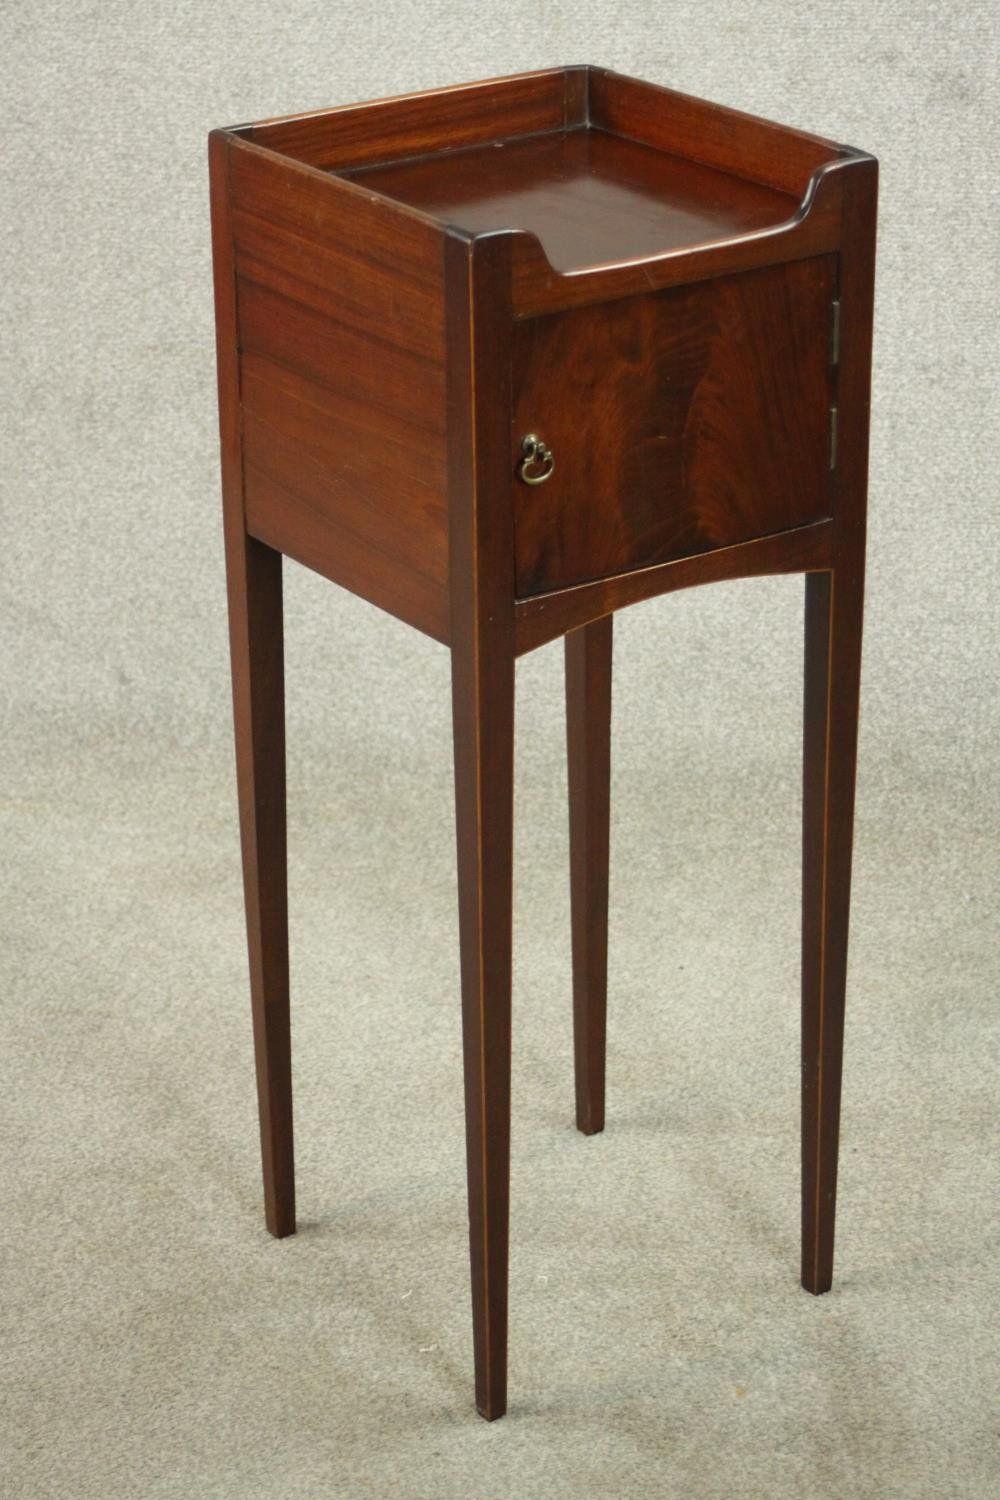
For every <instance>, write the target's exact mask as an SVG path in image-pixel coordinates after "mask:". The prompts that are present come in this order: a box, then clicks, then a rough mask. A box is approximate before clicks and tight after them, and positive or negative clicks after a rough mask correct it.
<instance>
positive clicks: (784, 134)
mask: <svg viewBox="0 0 1000 1500" xmlns="http://www.w3.org/2000/svg"><path fill="white" fill-rule="evenodd" d="M588 84H589V87H588V98H589V118H590V120H591V122H592V123H593V124H595V125H600V126H601V127H602V128H603V129H605V130H611V131H615V132H616V133H617V134H619V135H623V136H630V137H631V138H632V139H633V140H640V141H647V142H648V143H649V145H651V146H656V147H658V148H659V149H660V150H661V151H671V152H674V153H675V154H676V155H678V156H688V157H690V158H691V160H692V161H700V162H704V163H705V164H706V165H707V166H711V167H718V168H720V169H721V170H722V171H723V172H732V173H734V174H736V175H737V176H739V177H744V178H747V179H748V180H749V181H751V182H760V183H766V184H768V185H770V186H771V187H774V188H778V189H780V191H782V192H785V193H793V194H795V196H796V197H798V198H801V196H802V194H803V193H804V192H805V190H806V186H807V184H808V182H809V179H810V177H812V175H813V173H814V172H815V171H816V169H817V168H818V167H820V166H821V165H822V164H823V163H824V162H826V161H829V160H830V159H831V156H833V155H836V154H838V153H839V152H841V151H844V150H845V149H847V148H845V147H840V146H837V145H836V144H835V143H834V142H832V141H828V140H825V139H824V138H823V137H822V136H818V135H811V134H809V133H808V132H806V131H803V130H792V129H790V128H789V127H788V126H787V125H777V124H775V123H774V122H773V121H771V120H762V119H760V118H759V117H758V116H756V115H748V114H744V113H743V112H742V111H740V110H737V109H727V108H726V107H725V106H724V105H721V104H713V103H711V102H709V101H708V100H706V99H696V98H694V97H693V96H692V95H691V94H682V93H679V92H678V91H677V90H676V89H667V88H662V87H660V85H658V84H655V83H647V82H645V81H644V80H643V79H641V78H629V77H627V76H626V75H625V74H623V73H615V72H613V71H612V70H611V69H609V68H590V69H589V79H588Z"/></svg>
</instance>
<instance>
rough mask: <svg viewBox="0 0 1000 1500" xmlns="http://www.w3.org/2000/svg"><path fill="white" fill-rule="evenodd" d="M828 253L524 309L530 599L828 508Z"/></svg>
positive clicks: (521, 589) (520, 532)
mask: <svg viewBox="0 0 1000 1500" xmlns="http://www.w3.org/2000/svg"><path fill="white" fill-rule="evenodd" d="M834 275H835V264H834V262H833V260H832V259H831V258H829V257H824V258H821V259H817V260H810V261H800V262H796V263H794V264H791V265H785V266H774V267H770V268H768V269H766V270H760V271H754V272H749V273H746V274H744V275H742V276H733V277H726V278H722V279H719V280H716V281H714V282H711V283H708V284H707V285H700V286H696V287H690V288H683V289H677V290H674V291H670V292H663V293H660V294H659V295H657V296H646V297H641V298H635V299H631V300H629V301H628V302H617V303H614V304H611V305H610V306H607V307H605V306H599V307H593V308H586V309H581V310H580V311H576V312H570V313H563V314H560V315H559V316H557V317H551V318H539V319H535V320H532V321H531V322H524V323H519V324H518V325H517V328H516V334H515V344H514V427H513V431H512V458H511V468H512V470H513V469H514V468H515V466H516V457H517V454H518V452H519V449H520V441H521V437H522V435H523V434H524V433H526V432H537V433H539V434H540V435H541V436H542V437H543V438H544V440H545V442H546V443H547V444H548V445H549V447H550V448H551V449H552V452H553V454H554V456H555V461H556V466H555V472H554V474H553V476H552V478H551V479H550V480H549V481H548V482H547V483H546V484H545V485H544V486H540V487H538V488H537V489H535V488H531V487H529V486H526V485H524V484H521V483H519V482H518V481H517V480H516V479H514V480H513V481H512V495H513V504H514V512H515V546H516V553H517V592H518V597H519V598H525V597H527V596H529V595H531V594H536V593H544V592H547V591H549V590H551V589H555V588H561V587H567V586H570V585H572V584H575V583H580V582H583V581H585V580H587V579H592V578H600V577H603V576H605V575H609V574H614V573H621V572H625V571H627V570H630V569H633V568H643V567H648V566H650V565H651V564H654V563H658V562H667V561H669V560H671V559H672V558H679V557H686V556H690V555H692V554H693V553H697V552H705V551H709V550H710V549H713V548H718V547H727V546H731V545H733V544H734V543H736V542H742V541H748V540H750V539H751V538H753V537H755V536H763V535H766V534H768V533H769V532H777V531H784V530H789V529H791V528H792V527H795V526H802V525H806V524H808V523H810V522H812V521H817V520H821V519H823V518H824V517H826V516H828V515H829V514H830V510H831V494H830V474H829V408H830V354H829V329H830V319H831V314H830V309H831V305H832V301H833V287H834Z"/></svg>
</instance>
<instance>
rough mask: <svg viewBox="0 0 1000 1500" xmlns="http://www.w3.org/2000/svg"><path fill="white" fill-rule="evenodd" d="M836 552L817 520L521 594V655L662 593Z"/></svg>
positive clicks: (827, 528) (796, 568)
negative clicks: (567, 585) (548, 590)
mask: <svg viewBox="0 0 1000 1500" xmlns="http://www.w3.org/2000/svg"><path fill="white" fill-rule="evenodd" d="M832 557H833V522H832V521H817V522H815V523H814V524H813V525H812V526H800V527H798V529H797V530H795V531H782V532H777V533H776V534H775V535H774V536H764V537H758V538H757V539H756V540H755V541H752V542H741V543H739V544H738V545H737V546H735V547H720V548H718V549H717V550H715V551H714V552H702V553H699V554H697V555H696V556H694V557H682V558H679V559H678V560H677V561H676V562H668V563H657V564H656V565H655V566H654V567H651V568H638V569H636V570H635V571H634V572H631V573H618V574H616V575H615V576H614V577H612V578H599V579H597V580H596V581H595V582H594V583H579V584H577V585H576V586H575V587H574V588H571V589H557V590H556V591H555V592H554V593H551V594H536V595H535V596H534V597H533V598H531V599H519V600H518V601H517V604H516V605H515V608H514V640H515V644H516V648H517V654H518V656H522V655H523V654H524V653H525V652H527V651H534V650H536V648H537V647H539V646H544V645H546V644H547V642H549V641H554V640H558V638H559V637H560V636H561V635H565V633H566V632H567V631H568V630H578V629H579V628H580V627H581V626H582V625H586V624H588V623H589V622H590V621H591V620H599V619H601V618H602V617H603V616H604V615H607V614H611V613H612V611H615V610H619V609H625V608H627V606H628V605H630V604H640V603H642V601H643V600H645V599H654V598H656V596H657V595H658V594H669V593H673V592H674V591H675V590H676V589H689V588H697V587H698V586H699V585H702V584H706V583H727V582H729V581H731V580H732V579H735V578H760V577H763V576H765V575H768V574H779V573H806V572H810V571H812V570H814V569H819V568H828V567H830V565H831V561H832Z"/></svg>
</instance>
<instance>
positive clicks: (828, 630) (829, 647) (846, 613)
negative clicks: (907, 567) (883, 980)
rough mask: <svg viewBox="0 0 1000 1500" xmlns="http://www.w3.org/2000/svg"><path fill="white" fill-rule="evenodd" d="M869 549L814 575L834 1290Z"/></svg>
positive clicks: (805, 1168) (825, 1237)
mask: <svg viewBox="0 0 1000 1500" xmlns="http://www.w3.org/2000/svg"><path fill="white" fill-rule="evenodd" d="M862 593H863V562H862V559H861V555H860V554H858V555H857V556H856V557H854V558H852V559H850V560H849V561H845V562H844V564H843V565H841V566H838V567H837V569H836V571H835V572H832V573H810V574H807V575H806V633H805V758H804V796H803V815H804V817H803V881H802V1285H803V1286H804V1287H805V1288H806V1289H807V1291H810V1292H815V1293H818V1292H826V1291H829V1289H830V1285H831V1283H832V1280H833V1239H834V1216H835V1210H836V1196H837V1153H838V1137H839V1129H840V1085H841V1064H842V1057H843V1046H844V995H845V985H846V979H847V933H848V916H849V907H850V890H851V845H852V835H853V825H854V784H855V765H856V758H857V729H858V688H859V679H860V668H861V616H862Z"/></svg>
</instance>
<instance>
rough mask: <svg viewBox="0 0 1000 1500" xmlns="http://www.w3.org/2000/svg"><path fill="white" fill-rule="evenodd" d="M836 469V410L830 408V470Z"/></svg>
mask: <svg viewBox="0 0 1000 1500" xmlns="http://www.w3.org/2000/svg"><path fill="white" fill-rule="evenodd" d="M836 467H837V408H836V407H835V406H831V407H830V468H831V469H835V468H836Z"/></svg>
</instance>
